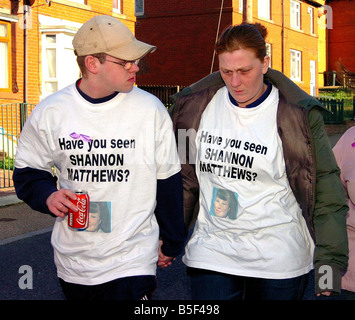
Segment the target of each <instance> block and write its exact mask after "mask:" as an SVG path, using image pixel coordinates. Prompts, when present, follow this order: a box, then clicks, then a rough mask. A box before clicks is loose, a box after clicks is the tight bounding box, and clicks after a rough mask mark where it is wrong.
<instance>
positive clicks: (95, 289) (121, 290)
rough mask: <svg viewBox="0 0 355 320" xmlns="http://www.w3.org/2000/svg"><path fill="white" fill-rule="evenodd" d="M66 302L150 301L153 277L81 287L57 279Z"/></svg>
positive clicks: (129, 278)
mask: <svg viewBox="0 0 355 320" xmlns="http://www.w3.org/2000/svg"><path fill="white" fill-rule="evenodd" d="M59 283H60V285H61V287H62V290H63V293H64V295H65V297H66V298H67V299H68V300H150V299H152V296H153V293H154V291H155V289H156V285H157V284H156V277H155V276H133V277H126V278H120V279H116V280H112V281H109V282H106V283H102V284H98V285H81V284H75V283H69V282H65V281H64V280H62V279H60V278H59Z"/></svg>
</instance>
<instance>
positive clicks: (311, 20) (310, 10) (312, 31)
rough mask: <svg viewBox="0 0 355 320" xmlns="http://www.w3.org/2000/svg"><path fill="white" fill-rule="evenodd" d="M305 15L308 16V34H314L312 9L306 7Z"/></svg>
mask: <svg viewBox="0 0 355 320" xmlns="http://www.w3.org/2000/svg"><path fill="white" fill-rule="evenodd" d="M307 13H308V14H309V18H310V22H311V23H310V33H311V34H314V9H313V8H312V7H308V11H307Z"/></svg>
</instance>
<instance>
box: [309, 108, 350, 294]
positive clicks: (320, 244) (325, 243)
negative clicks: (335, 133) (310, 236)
mask: <svg viewBox="0 0 355 320" xmlns="http://www.w3.org/2000/svg"><path fill="white" fill-rule="evenodd" d="M309 122H310V127H311V132H312V136H313V142H314V149H315V150H314V151H315V155H316V159H315V161H316V190H315V207H314V213H313V225H314V229H315V238H316V248H315V253H314V267H315V278H316V283H315V287H316V293H319V292H325V291H332V292H335V293H339V292H340V289H341V276H342V273H343V272H345V270H346V267H347V262H348V241H347V231H346V213H347V211H348V206H347V204H346V198H345V193H344V189H343V186H342V183H341V180H340V177H339V176H340V170H339V168H338V166H337V163H336V160H335V157H334V154H333V151H332V149H331V146H330V144H329V140H328V136H327V134H326V131H325V129H324V125H323V117H322V115H321V113H320V111H319V110H318V109H317V108H313V109H312V110H311V111H310V113H309Z"/></svg>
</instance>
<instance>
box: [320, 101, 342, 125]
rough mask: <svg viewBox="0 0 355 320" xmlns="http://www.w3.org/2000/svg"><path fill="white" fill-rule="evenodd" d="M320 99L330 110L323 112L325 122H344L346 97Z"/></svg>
mask: <svg viewBox="0 0 355 320" xmlns="http://www.w3.org/2000/svg"><path fill="white" fill-rule="evenodd" d="M318 100H319V101H320V102H321V103H322V104H323V105H324V106H325V107H326V108H327V109H328V110H329V111H330V112H326V111H324V112H323V118H324V123H327V124H331V123H333V124H337V123H338V124H340V123H344V99H342V100H335V99H331V98H329V99H328V98H318Z"/></svg>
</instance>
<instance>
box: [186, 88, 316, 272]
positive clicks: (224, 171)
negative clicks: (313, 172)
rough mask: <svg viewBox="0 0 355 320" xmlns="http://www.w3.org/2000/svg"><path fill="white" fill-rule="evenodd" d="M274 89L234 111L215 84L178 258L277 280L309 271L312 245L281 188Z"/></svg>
mask: <svg viewBox="0 0 355 320" xmlns="http://www.w3.org/2000/svg"><path fill="white" fill-rule="evenodd" d="M278 101H279V95H278V90H277V89H276V88H275V87H273V88H272V91H271V92H270V94H269V96H268V97H267V98H266V99H265V100H264V101H263V102H262V103H261V104H260V105H258V106H257V107H254V108H239V107H236V106H235V105H233V104H232V103H231V101H230V99H229V97H228V91H227V88H226V87H223V88H221V89H220V90H219V91H218V92H217V93H216V94H215V96H214V97H213V99H212V100H211V102H210V103H209V105H208V106H207V108H206V110H205V111H204V113H203V115H202V119H201V123H200V127H199V130H198V132H197V136H196V144H197V160H196V172H197V177H198V180H199V185H200V211H199V215H198V219H197V222H196V225H195V229H194V232H193V234H192V237H191V239H190V240H189V242H188V244H187V246H186V249H185V256H184V257H183V261H184V263H185V264H186V265H187V266H190V267H195V268H201V269H208V270H213V271H218V272H222V273H227V274H233V275H240V276H249V277H258V278H271V279H283V278H290V277H296V276H299V275H302V274H305V273H307V272H308V271H309V270H311V269H312V265H313V264H312V260H313V250H314V244H313V241H312V238H311V236H310V234H309V232H308V229H307V226H306V223H305V221H304V218H303V216H302V212H301V209H300V207H299V205H298V203H297V201H296V199H295V197H294V195H293V193H292V190H291V188H290V186H289V183H288V180H287V176H286V170H285V163H284V158H283V151H282V144H281V140H280V138H279V136H278V132H277V125H276V114H277V107H278Z"/></svg>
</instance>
